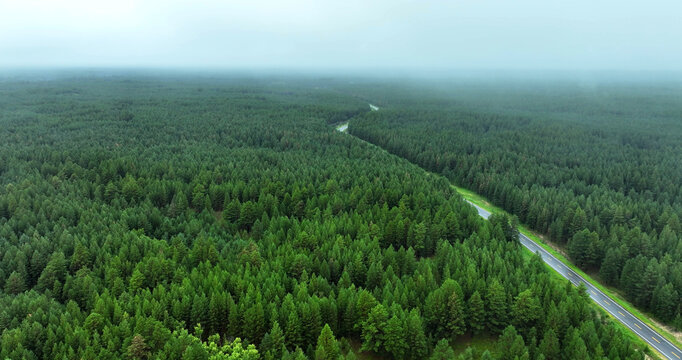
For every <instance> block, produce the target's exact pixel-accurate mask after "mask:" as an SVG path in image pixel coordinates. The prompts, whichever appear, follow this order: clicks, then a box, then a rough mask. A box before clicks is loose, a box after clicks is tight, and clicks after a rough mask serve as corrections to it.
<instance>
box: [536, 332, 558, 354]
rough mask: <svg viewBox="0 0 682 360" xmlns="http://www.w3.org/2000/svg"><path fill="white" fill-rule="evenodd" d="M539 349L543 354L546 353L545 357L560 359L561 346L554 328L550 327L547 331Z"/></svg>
mask: <svg viewBox="0 0 682 360" xmlns="http://www.w3.org/2000/svg"><path fill="white" fill-rule="evenodd" d="M538 350H540V353H541V354H544V355H545V359H548V360H554V359H560V355H561V348H560V347H559V338H557V335H556V333H555V332H554V330H552V329H548V330H547V331H545V335H544V337H543V338H542V341H540V346H539V349H538Z"/></svg>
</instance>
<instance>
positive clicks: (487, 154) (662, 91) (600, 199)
mask: <svg viewBox="0 0 682 360" xmlns="http://www.w3.org/2000/svg"><path fill="white" fill-rule="evenodd" d="M352 91H353V92H354V93H356V94H362V96H365V97H377V98H379V99H380V100H377V101H381V102H380V104H381V105H382V111H380V112H372V113H367V114H363V116H360V117H358V118H356V119H354V120H353V122H352V124H351V126H350V131H351V133H353V134H354V135H357V136H359V137H361V138H362V139H365V140H367V141H370V142H372V143H375V144H377V145H379V146H381V147H383V148H385V149H387V150H389V151H390V152H392V153H394V154H397V155H399V156H401V157H404V158H407V159H409V160H410V161H412V162H414V163H416V164H419V165H420V166H423V167H424V168H426V169H428V170H431V171H434V172H438V173H440V174H443V175H445V176H446V177H448V178H449V179H450V180H452V181H453V182H455V183H456V184H458V185H460V186H463V187H466V188H468V189H471V190H473V191H475V192H477V193H479V194H482V195H484V196H486V197H487V198H488V199H490V200H491V201H492V202H493V203H494V204H495V205H498V206H500V207H502V208H504V209H505V210H507V211H509V212H510V213H512V214H514V215H516V216H518V217H519V219H520V220H521V221H522V222H523V223H525V224H527V225H529V226H530V227H531V228H533V229H535V230H537V231H539V232H541V233H543V234H546V235H548V236H549V238H550V239H551V240H552V241H554V242H556V243H557V244H559V245H560V246H562V247H563V248H564V249H565V250H566V252H567V253H568V255H569V256H570V258H571V259H572V261H573V262H574V263H575V264H576V265H578V266H580V267H581V268H583V269H585V270H588V271H591V272H592V273H594V274H595V275H597V276H598V277H599V278H600V279H601V280H602V281H603V282H605V283H606V284H608V285H611V286H615V287H617V288H618V289H620V290H621V291H622V292H623V293H624V294H625V296H626V297H627V298H628V299H629V300H630V301H632V302H633V303H634V304H636V305H637V306H638V307H641V308H642V309H645V310H647V311H649V312H650V313H652V314H653V315H654V316H655V317H656V318H658V319H659V320H660V321H662V322H665V323H667V324H671V325H674V326H675V327H676V328H677V329H682V315H681V312H682V307H681V304H682V235H681V234H682V226H681V222H680V219H682V160H681V159H682V141H681V140H682V121H680V119H682V103H681V102H680V99H681V98H682V87H680V86H679V85H678V84H674V83H666V82H663V81H661V82H657V83H648V82H645V81H640V82H634V83H633V82H624V81H620V82H618V81H611V82H603V83H593V82H590V83H581V82H577V83H571V82H566V81H564V82H558V83H553V82H542V81H538V82H535V83H529V82H521V81H508V82H489V83H467V84H457V85H447V84H444V83H443V82H441V83H439V84H433V86H431V87H429V88H428V89H424V85H418V84H401V86H395V85H393V86H392V87H389V86H386V85H382V84H374V85H373V86H371V87H364V88H360V87H355V88H352ZM358 96H359V95H358Z"/></svg>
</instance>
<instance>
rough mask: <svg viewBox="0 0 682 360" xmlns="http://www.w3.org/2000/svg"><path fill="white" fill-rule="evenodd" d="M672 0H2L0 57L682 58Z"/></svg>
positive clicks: (456, 65)
mask: <svg viewBox="0 0 682 360" xmlns="http://www.w3.org/2000/svg"><path fill="white" fill-rule="evenodd" d="M681 19H682V3H680V2H679V0H677V1H673V0H632V1H627V0H626V1H623V0H618V1H616V0H572V1H553V0H515V1H510V0H453V1H445V0H444V1H429V0H422V1H408V0H390V1H389V0H378V1H368V0H344V1H313V0H250V1H217V0H206V1H180V0H163V1H162V0H149V1H131V0H116V1H112V0H102V1H91V0H87V1H86V0H62V1H48V0H43V1H40V0H21V1H19V0H0V66H1V67H4V68H32V67H57V68H59V67H142V68H175V67H181V68H218V69H220V68H227V69H233V68H241V69H259V68H267V69H310V70H315V69H318V70H319V69H365V70H366V69H381V70H386V69H412V70H417V71H418V70H422V71H423V70H433V71H437V70H451V69H469V70H486V69H498V70H499V69H511V70H538V69H539V70H615V71H632V70H649V71H651V70H653V71H659V70H661V71H679V70H682V40H680V39H682V26H680V20H681Z"/></svg>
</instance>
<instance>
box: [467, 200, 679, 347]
mask: <svg viewBox="0 0 682 360" xmlns="http://www.w3.org/2000/svg"><path fill="white" fill-rule="evenodd" d="M469 203H470V204H471V205H473V206H474V207H475V208H476V210H478V215H481V216H482V217H483V218H485V219H487V218H488V217H490V212H488V211H486V210H484V209H482V208H480V207H478V206H476V205H475V204H473V203H471V202H469ZM519 241H520V242H521V245H523V246H525V247H526V248H527V249H528V250H530V251H532V252H533V253H537V254H539V255H540V257H541V258H542V260H543V261H544V262H545V263H546V264H547V265H549V266H550V267H551V268H552V269H554V270H555V271H556V272H558V273H559V274H560V275H561V276H563V277H565V278H566V279H568V281H570V282H571V283H573V285H575V286H578V285H579V284H581V283H582V284H585V287H586V288H587V293H588V294H589V295H590V298H591V299H592V300H593V301H594V302H595V303H597V305H599V306H601V307H602V308H603V309H604V310H606V312H608V313H609V314H611V315H613V317H615V318H616V319H618V321H620V322H621V323H623V325H625V326H627V327H628V328H629V329H630V330H632V332H634V333H635V334H637V335H638V336H639V337H640V338H642V340H644V341H645V342H646V343H647V344H649V345H650V346H651V347H652V348H654V349H656V350H658V352H659V353H661V354H662V355H663V356H665V357H666V358H668V359H671V360H682V350H680V349H679V348H678V347H677V346H675V345H673V344H672V343H671V342H670V341H668V340H667V339H666V338H664V337H663V336H661V335H659V334H658V333H657V332H656V331H654V330H653V329H652V328H650V327H649V326H648V325H647V324H645V323H643V322H641V321H640V320H639V319H637V318H636V317H635V316H634V315H632V314H631V313H630V312H628V311H627V310H625V309H623V308H622V307H621V306H620V305H618V303H616V302H615V301H613V299H611V298H610V297H608V296H607V295H606V294H604V293H603V292H602V291H600V290H599V289H597V288H596V287H594V286H593V285H592V284H590V283H589V282H587V281H586V280H585V279H584V278H583V277H582V276H580V275H579V274H578V273H576V272H575V271H573V270H572V269H571V268H569V267H568V266H566V265H565V264H564V263H562V262H561V261H559V260H558V259H557V258H555V257H554V255H552V254H550V253H549V252H547V250H545V249H543V248H542V247H541V246H540V245H538V244H537V243H536V242H535V241H533V240H531V239H529V238H528V237H527V236H526V235H523V234H519Z"/></svg>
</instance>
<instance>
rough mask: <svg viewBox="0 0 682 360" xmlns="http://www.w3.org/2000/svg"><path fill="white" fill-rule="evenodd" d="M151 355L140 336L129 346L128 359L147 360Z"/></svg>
mask: <svg viewBox="0 0 682 360" xmlns="http://www.w3.org/2000/svg"><path fill="white" fill-rule="evenodd" d="M148 354H149V347H148V346H147V344H146V343H145V341H144V338H143V337H142V335H140V334H136V335H135V336H133V339H132V341H131V342H130V346H128V358H130V359H146V358H147V355H148Z"/></svg>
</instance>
